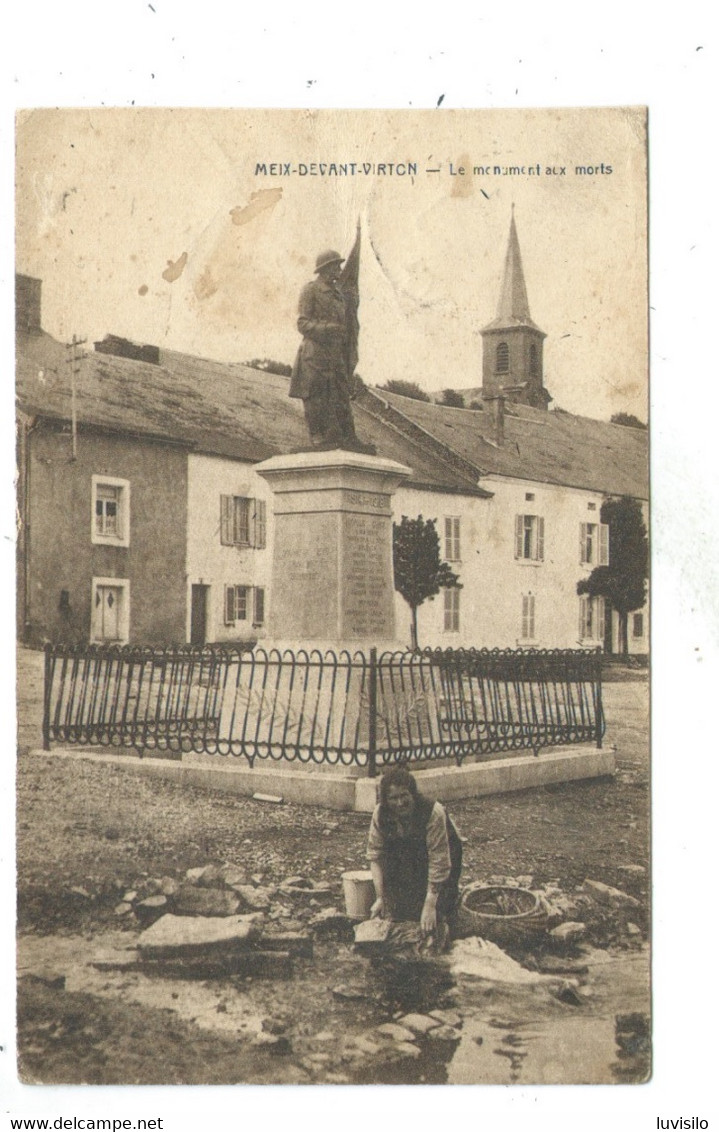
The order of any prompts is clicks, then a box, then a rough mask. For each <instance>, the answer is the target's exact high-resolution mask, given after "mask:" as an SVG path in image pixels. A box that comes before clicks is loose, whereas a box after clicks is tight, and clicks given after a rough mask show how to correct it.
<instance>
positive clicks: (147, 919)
mask: <svg viewBox="0 0 719 1132" xmlns="http://www.w3.org/2000/svg"><path fill="white" fill-rule="evenodd" d="M167 907H168V902H167V897H166V896H148V897H147V899H146V900H141V901H140V902H139V903H138V904H136V905H135V915H136V916H137V918H138V920H139V921H140V923H141V924H150V923H153V922H154V921H155V920H157V919H159V918H160V916H162V915H164V913H165V911H166V909H167Z"/></svg>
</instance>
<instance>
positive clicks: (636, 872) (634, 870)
mask: <svg viewBox="0 0 719 1132" xmlns="http://www.w3.org/2000/svg"><path fill="white" fill-rule="evenodd" d="M617 869H618V871H619V872H620V873H629V874H630V875H632V876H642V875H643V874H644V873H645V872H646V871H647V870H646V869H645V868H644V865H617Z"/></svg>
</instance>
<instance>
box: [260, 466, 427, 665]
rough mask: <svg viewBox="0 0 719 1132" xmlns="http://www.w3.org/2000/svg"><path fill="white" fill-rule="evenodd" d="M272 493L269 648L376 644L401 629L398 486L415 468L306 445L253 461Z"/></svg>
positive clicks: (386, 644)
mask: <svg viewBox="0 0 719 1132" xmlns="http://www.w3.org/2000/svg"><path fill="white" fill-rule="evenodd" d="M255 471H256V472H257V473H258V475H260V476H262V477H263V478H264V479H266V480H267V482H268V484H269V485H270V488H271V489H272V492H273V494H274V525H275V533H274V551H273V562H272V586H271V590H270V611H269V626H268V628H269V640H267V641H263V642H262V645H263V647H264V648H268V647H270V648H272V647H278V646H279V647H281V646H283V645H287V646H288V647H292V648H297V647H300V648H305V649H318V650H319V651H326V650H329V649H331V650H333V651H335V652H336V651H337V650H338V649H348V650H350V651H355V650H357V649H363V650H364V651H367V650H369V649H370V648H372V647H373V646H376V647H377V649H378V650H380V651H383V650H385V649H398V648H404V647H405V646H404V645H402V644H401V643H399V642H398V641H397V640H396V637H395V618H394V601H395V598H394V579H393V569H392V507H391V500H392V495H393V493H394V491H395V490H396V488H397V487H398V485H399V484H400V483H402V481H403V480H405V479H406V478H407V477H408V476H409V475H410V474H411V469H410V468H407V467H405V466H404V465H402V464H398V463H396V462H395V461H394V460H385V459H382V458H381V457H377V456H365V455H362V454H360V453H355V452H343V451H340V450H339V449H338V450H336V451H332V452H300V453H296V454H293V455H290V456H275V457H273V458H272V459H270V460H265V461H264V462H263V463H261V464H257V465H256V466H255Z"/></svg>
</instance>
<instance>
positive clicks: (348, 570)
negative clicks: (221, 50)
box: [15, 105, 699, 1127]
mask: <svg viewBox="0 0 719 1132" xmlns="http://www.w3.org/2000/svg"><path fill="white" fill-rule="evenodd" d="M15 130H16V136H15V141H16V152H15V162H16V165H15V175H16V217H15V238H16V248H15V254H16V259H15V331H16V347H15V349H16V373H15V393H16V435H17V481H16V501H17V524H18V526H17V532H18V533H17V544H16V547H17V560H16V585H17V594H16V606H15V608H16V626H15V632H16V639H17V642H18V646H17V747H18V755H17V774H16V788H17V799H16V800H17V838H16V853H17V882H16V883H17V1073H18V1076H19V1079H20V1080H21V1081H22V1082H24V1083H25V1084H32V1085H39V1084H41V1085H204V1084H214V1085H229V1084H248V1085H310V1086H314V1085H380V1084H381V1085H444V1084H456V1085H503V1086H536V1085H641V1084H645V1083H646V1082H647V1081H648V1080H649V1079H650V1078H651V1074H652V1034H653V1023H652V1010H651V979H650V972H651V947H652V939H651V930H650V924H651V913H652V908H651V860H650V809H651V804H650V801H651V795H650V743H649V738H650V736H649V691H650V688H649V674H650V647H651V640H650V558H649V526H650V512H649V505H650V489H649V374H648V371H649V340H648V325H649V298H648V234H647V213H648V209H647V202H648V173H647V110H646V108H645V107H644V106H635V105H630V106H604V107H586V108H567V107H560V108H556V109H550V108H546V109H537V108H534V109H530V108H526V109H511V110H498V109H497V110H492V109H482V110H480V109H475V110H449V109H447V110H443V111H442V112H441V113H436V112H435V111H433V110H413V109H406V110H387V111H377V110H349V109H345V110H330V109H317V110H306V111H303V110H281V109H274V110H273V109H267V110H260V109H247V110H241V109H188V108H182V107H175V108H171V107H166V108H159V107H154V108H150V107H144V108H133V107H129V106H127V107H122V108H119V107H116V108H108V107H100V106H98V107H92V108H87V107H82V108H54V109H51V108H41V107H39V108H36V109H32V108H28V109H23V110H20V111H19V112H18V113H17V116H16V122H15ZM150 1127H152V1125H150ZM697 1127H699V1126H697Z"/></svg>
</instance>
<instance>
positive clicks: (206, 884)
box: [197, 865, 224, 888]
mask: <svg viewBox="0 0 719 1132" xmlns="http://www.w3.org/2000/svg"><path fill="white" fill-rule="evenodd" d="M197 883H198V885H199V886H200V888H221V887H222V885H223V884H224V873H223V869H222V865H206V866H205V868H204V869H203V870H202V872H201V873H200V875H199V876H198V878H197Z"/></svg>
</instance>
